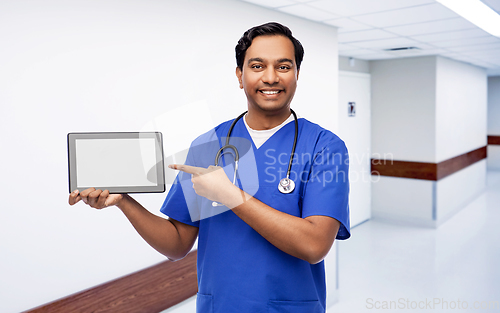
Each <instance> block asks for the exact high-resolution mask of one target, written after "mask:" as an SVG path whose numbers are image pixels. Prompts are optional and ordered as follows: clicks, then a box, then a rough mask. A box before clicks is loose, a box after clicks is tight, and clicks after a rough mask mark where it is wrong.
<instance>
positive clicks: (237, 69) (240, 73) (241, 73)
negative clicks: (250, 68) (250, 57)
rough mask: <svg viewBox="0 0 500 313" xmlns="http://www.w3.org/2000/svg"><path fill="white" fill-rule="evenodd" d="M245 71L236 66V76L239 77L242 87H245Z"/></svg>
mask: <svg viewBox="0 0 500 313" xmlns="http://www.w3.org/2000/svg"><path fill="white" fill-rule="evenodd" d="M242 76H243V72H242V71H241V69H240V68H239V67H236V77H237V78H238V82H239V83H240V89H243V81H242Z"/></svg>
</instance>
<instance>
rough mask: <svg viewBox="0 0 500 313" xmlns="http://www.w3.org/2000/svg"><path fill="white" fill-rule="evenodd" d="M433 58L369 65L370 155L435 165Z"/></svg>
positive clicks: (387, 61)
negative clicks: (370, 81)
mask: <svg viewBox="0 0 500 313" xmlns="http://www.w3.org/2000/svg"><path fill="white" fill-rule="evenodd" d="M435 72H436V57H419V58H402V59H394V60H380V61H371V62H370V73H371V78H372V154H373V155H374V157H375V158H379V159H380V158H382V157H381V156H383V155H384V154H387V153H390V154H392V156H393V157H392V159H394V160H400V161H416V162H435V157H436V156H435V140H436V139H435V132H436V130H435V128H436V127H435V125H436V121H435V115H436V114H435V102H436V100H435V94H436V91H435V90H436V75H435Z"/></svg>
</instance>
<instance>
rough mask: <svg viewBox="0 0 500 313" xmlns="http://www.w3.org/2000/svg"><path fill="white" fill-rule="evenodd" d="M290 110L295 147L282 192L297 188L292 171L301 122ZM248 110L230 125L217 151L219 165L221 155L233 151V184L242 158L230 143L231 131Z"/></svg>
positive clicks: (216, 160) (282, 183)
mask: <svg viewBox="0 0 500 313" xmlns="http://www.w3.org/2000/svg"><path fill="white" fill-rule="evenodd" d="M290 111H291V112H292V114H293V118H294V121H295V136H294V138H293V147H292V154H290V161H289V162H288V170H287V171H286V177H285V178H283V179H281V180H280V182H279V184H278V190H279V191H280V192H281V193H291V192H292V191H293V190H294V189H295V183H294V182H293V180H291V179H290V171H291V170H292V163H293V156H294V155H295V147H296V146H297V137H298V134H299V123H298V122H297V115H296V114H295V112H294V111H293V110H292V109H290ZM247 112H248V111H245V112H243V113H242V114H240V115H239V116H238V117H237V118H236V119H235V120H234V121H233V123H232V124H231V127H229V131H228V132H227V137H226V144H225V145H224V146H223V147H222V148H220V149H219V151H217V154H216V155H215V166H219V159H220V157H221V156H223V155H224V154H226V153H231V154H232V155H233V158H234V177H233V185H236V173H237V171H238V162H239V160H240V154H239V153H238V149H236V147H235V146H233V145H230V144H229V139H230V137H231V133H232V132H233V128H234V125H236V122H238V121H239V120H240V119H241V118H242V117H243V116H245V114H247ZM226 149H231V150H232V151H233V152H224V150H226ZM222 205H223V204H220V203H218V202H215V201H214V202H212V206H214V207H215V206H222Z"/></svg>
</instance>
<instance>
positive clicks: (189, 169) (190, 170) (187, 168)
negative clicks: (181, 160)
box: [168, 164, 204, 175]
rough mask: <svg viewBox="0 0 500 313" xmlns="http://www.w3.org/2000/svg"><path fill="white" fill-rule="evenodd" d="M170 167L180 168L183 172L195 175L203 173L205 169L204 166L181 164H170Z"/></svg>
mask: <svg viewBox="0 0 500 313" xmlns="http://www.w3.org/2000/svg"><path fill="white" fill-rule="evenodd" d="M168 167H169V168H171V169H174V170H179V171H183V172H185V173H188V174H195V175H199V174H202V172H203V170H204V168H202V167H196V166H190V165H181V164H170V165H169V166H168Z"/></svg>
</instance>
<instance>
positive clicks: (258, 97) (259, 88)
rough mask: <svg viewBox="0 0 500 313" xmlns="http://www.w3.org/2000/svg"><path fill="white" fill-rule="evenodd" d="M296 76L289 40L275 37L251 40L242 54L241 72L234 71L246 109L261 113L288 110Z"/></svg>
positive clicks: (238, 70)
mask: <svg viewBox="0 0 500 313" xmlns="http://www.w3.org/2000/svg"><path fill="white" fill-rule="evenodd" d="M298 74H299V71H298V69H297V65H296V64H295V49H294V47H293V44H292V42H291V40H290V39H288V38H287V37H285V36H275V35H271V36H259V37H256V38H254V39H253V41H252V44H251V45H250V47H249V48H248V50H247V51H246V54H245V60H244V63H243V69H242V70H240V69H239V68H236V76H237V77H238V80H239V82H240V88H242V89H244V91H245V94H246V96H247V99H248V109H249V110H257V111H261V112H265V113H278V112H282V111H283V110H288V108H289V107H290V102H291V101H292V98H293V95H294V94H295V89H296V88H297V79H298Z"/></svg>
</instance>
